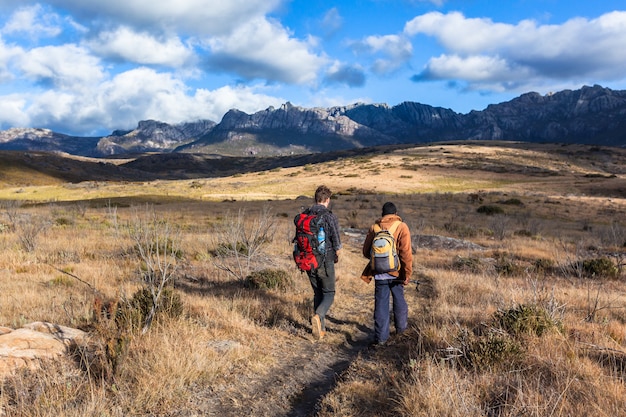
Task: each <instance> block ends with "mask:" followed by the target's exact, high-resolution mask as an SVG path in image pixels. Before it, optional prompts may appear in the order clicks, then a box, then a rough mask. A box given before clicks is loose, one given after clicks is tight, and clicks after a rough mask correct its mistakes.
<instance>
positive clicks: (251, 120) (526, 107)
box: [0, 85, 626, 157]
mask: <svg viewBox="0 0 626 417" xmlns="http://www.w3.org/2000/svg"><path fill="white" fill-rule="evenodd" d="M449 140H455V141H456V140H507V141H524V142H550V143H570V144H589V145H605V146H617V147H626V91H614V90H611V89H609V88H604V87H601V86H597V85H596V86H593V87H583V88H581V89H580V90H565V91H561V92H558V93H554V94H548V95H544V96H542V95H540V94H538V93H527V94H524V95H522V96H520V97H518V98H515V99H513V100H511V101H508V102H504V103H500V104H493V105H490V106H488V107H487V108H486V109H485V110H482V111H472V112H470V113H468V114H460V113H456V112H454V111H452V110H450V109H445V108H441V107H432V106H429V105H426V104H420V103H415V102H408V101H407V102H404V103H401V104H398V105H396V106H393V107H390V106H388V105H386V104H352V105H349V106H338V107H331V108H311V109H309V108H302V107H298V106H294V105H292V104H290V103H286V104H284V105H282V106H281V107H280V108H277V109H276V108H273V107H270V108H268V109H266V110H263V111H259V112H257V113H254V114H247V113H244V112H242V111H239V110H231V111H229V112H228V113H226V114H225V115H224V117H223V118H222V121H221V122H220V123H215V122H213V121H209V120H201V121H196V122H190V123H181V124H176V125H169V124H167V123H163V122H158V121H153V120H148V121H142V122H140V123H139V125H138V126H137V129H134V130H132V131H129V132H120V131H116V132H113V133H112V134H111V135H109V136H106V137H102V138H77V137H72V136H67V135H63V134H59V133H55V132H51V131H49V130H45V129H9V130H6V131H3V132H0V149H5V150H41V151H61V152H67V153H70V154H74V155H82V156H93V157H103V156H113V155H130V154H139V153H146V152H158V153H164V152H165V153H170V152H173V153H183V152H184V153H205V154H217V155H222V156H281V155H294V154H307V153H323V152H331V151H338V150H347V149H355V148H363V147H370V146H379V145H394V144H417V143H429V142H437V141H449Z"/></svg>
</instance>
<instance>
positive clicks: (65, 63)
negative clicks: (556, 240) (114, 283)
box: [0, 0, 626, 136]
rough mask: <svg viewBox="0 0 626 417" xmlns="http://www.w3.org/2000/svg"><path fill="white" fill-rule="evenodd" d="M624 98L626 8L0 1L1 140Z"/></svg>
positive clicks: (424, 2)
mask: <svg viewBox="0 0 626 417" xmlns="http://www.w3.org/2000/svg"><path fill="white" fill-rule="evenodd" d="M595 84H599V85H602V86H604V87H608V88H611V89H613V90H622V89H626V1H624V0H620V1H613V0H601V1H591V0H510V1H494V0H344V1H341V2H339V1H328V0H47V1H31V0H0V130H6V129H9V128H12V127H35V128H46V129H51V130H54V131H56V132H59V133H65V134H70V135H76V136H104V135H108V134H110V133H111V132H112V131H113V130H117V129H121V130H126V129H133V128H135V127H136V126H137V123H138V122H139V121H141V120H150V119H152V120H158V121H162V122H166V123H171V124H175V123H181V122H188V121H196V120H203V119H208V120H212V121H214V122H219V121H220V120H221V119H222V116H223V115H224V114H225V113H226V112H227V111H228V110H230V109H238V110H241V111H244V112H246V113H249V114H251V113H254V112H257V111H260V110H264V109H266V108H268V107H270V106H274V107H280V106H281V105H282V104H284V103H286V102H290V103H292V104H293V105H296V106H302V107H306V108H311V107H332V106H344V105H350V104H354V103H385V104H388V105H390V106H394V105H397V104H400V103H402V102H404V101H413V102H418V103H422V104H428V105H431V106H436V107H444V108H449V109H452V110H454V111H456V112H458V113H463V114H465V113H468V112H470V111H472V110H483V109H484V108H486V107H487V106H488V105H489V104H496V103H501V102H505V101H508V100H511V99H513V98H515V97H517V96H519V95H521V94H524V93H527V92H531V91H533V92H538V93H540V94H548V93H550V92H557V91H562V90H565V89H578V88H581V87H582V86H584V85H595Z"/></svg>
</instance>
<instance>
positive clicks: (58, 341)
mask: <svg viewBox="0 0 626 417" xmlns="http://www.w3.org/2000/svg"><path fill="white" fill-rule="evenodd" d="M86 339H87V333H85V332H83V331H81V330H78V329H73V328H70V327H65V326H60V325H57V324H52V323H46V322H34V323H30V324H27V325H25V326H24V327H22V328H20V329H16V330H13V329H10V328H7V327H0V378H4V377H6V376H8V375H10V374H11V373H12V372H14V371H15V370H16V369H18V368H21V367H30V368H33V369H36V368H37V367H38V366H39V364H40V360H41V359H54V358H58V357H61V356H63V355H65V354H66V353H67V351H68V348H69V347H70V346H72V345H73V344H74V343H84V342H86Z"/></svg>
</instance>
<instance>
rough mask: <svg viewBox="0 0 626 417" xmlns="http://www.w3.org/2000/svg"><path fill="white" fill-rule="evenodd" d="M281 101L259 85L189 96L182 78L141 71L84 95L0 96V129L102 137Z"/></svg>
mask: <svg viewBox="0 0 626 417" xmlns="http://www.w3.org/2000/svg"><path fill="white" fill-rule="evenodd" d="M285 101H286V100H284V99H281V98H277V97H272V96H269V95H265V94H263V87H261V86H257V87H254V86H253V87H250V86H237V87H232V86H225V87H221V88H218V89H216V90H208V89H198V90H196V91H195V93H193V94H191V95H190V94H189V91H188V88H187V86H186V85H185V83H184V82H183V81H182V80H181V79H179V78H176V77H175V76H173V75H172V74H169V73H160V72H157V71H155V70H153V69H150V68H147V67H141V68H136V69H133V70H129V71H126V72H123V73H121V74H119V75H117V76H115V77H114V78H112V79H110V80H105V81H103V82H101V83H99V84H98V85H96V86H94V87H93V88H92V89H90V90H89V91H87V92H86V93H85V94H71V93H68V92H62V91H58V90H48V91H46V92H44V93H42V94H37V95H31V96H28V97H26V96H23V95H13V96H4V97H0V125H2V126H4V125H9V126H46V127H48V128H50V129H53V130H56V131H58V132H62V133H68V134H91V135H105V134H108V133H110V132H111V131H113V130H115V129H132V128H134V127H135V126H136V125H137V122H138V121H140V120H148V119H154V120H161V121H165V122H167V123H179V122H185V121H193V120H201V119H208V120H213V121H216V122H219V121H220V120H221V117H222V115H223V114H224V113H225V112H227V111H228V110H229V109H231V108H238V109H240V110H242V111H245V112H249V113H252V112H254V111H258V110H259V109H260V108H264V107H269V106H279V105H280V104H281V103H284V102H285ZM102 129H105V130H106V129H108V131H102Z"/></svg>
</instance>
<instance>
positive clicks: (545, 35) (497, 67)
mask: <svg viewBox="0 0 626 417" xmlns="http://www.w3.org/2000/svg"><path fill="white" fill-rule="evenodd" d="M404 33H405V34H406V35H407V36H416V35H426V36H431V37H434V38H435V39H436V40H437V41H438V42H439V43H440V44H441V45H442V46H443V47H444V48H445V49H446V51H447V52H446V53H444V54H442V55H440V56H438V57H434V58H431V59H430V60H429V61H428V63H427V64H426V66H425V68H424V71H422V73H420V74H417V75H416V76H414V77H413V79H414V80H416V81H421V80H448V79H460V80H465V81H467V82H468V83H469V84H470V86H471V84H476V85H474V87H477V88H480V86H481V85H489V86H490V88H493V85H498V86H499V89H509V88H518V87H520V86H528V85H532V84H534V85H537V84H541V83H543V82H548V81H550V82H554V80H560V81H563V80H570V81H580V80H585V79H588V78H594V77H595V78H601V79H605V80H617V79H622V78H623V70H622V68H624V66H625V65H626V49H624V48H623V45H625V44H626V12H612V13H607V14H604V15H602V16H600V17H598V18H596V19H584V18H576V19H571V20H568V21H566V22H565V23H563V24H561V25H540V24H538V23H537V22H535V21H532V20H523V21H520V22H519V23H518V24H516V25H512V24H504V23H497V22H493V21H492V20H491V19H484V18H483V19H475V18H466V17H465V16H463V15H462V14H461V13H458V12H455V13H448V14H442V13H439V12H432V13H427V14H425V15H422V16H418V17H416V18H414V19H413V20H411V21H410V22H408V23H407V24H406V25H405V29H404Z"/></svg>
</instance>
